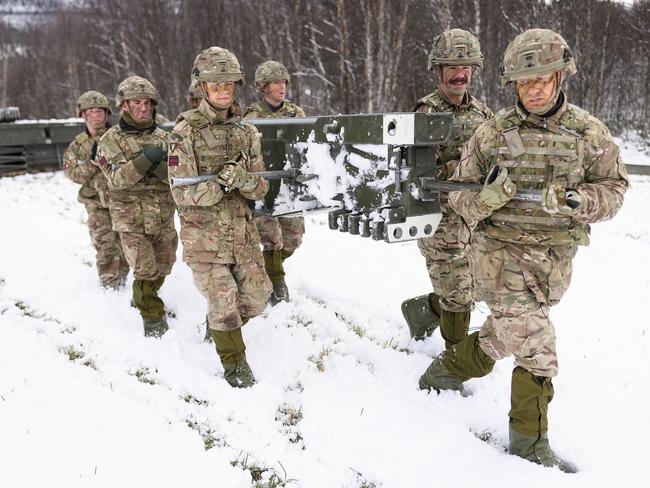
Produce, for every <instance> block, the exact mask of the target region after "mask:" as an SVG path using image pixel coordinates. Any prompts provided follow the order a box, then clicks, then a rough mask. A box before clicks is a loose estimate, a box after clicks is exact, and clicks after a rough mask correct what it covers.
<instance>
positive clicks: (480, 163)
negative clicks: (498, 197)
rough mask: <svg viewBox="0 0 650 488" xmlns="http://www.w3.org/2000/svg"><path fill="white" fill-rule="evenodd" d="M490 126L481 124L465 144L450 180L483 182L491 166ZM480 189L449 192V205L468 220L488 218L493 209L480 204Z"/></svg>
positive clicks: (474, 220)
mask: <svg viewBox="0 0 650 488" xmlns="http://www.w3.org/2000/svg"><path fill="white" fill-rule="evenodd" d="M489 135H490V134H489V127H488V126H487V124H483V125H482V126H480V127H479V128H478V129H477V130H476V132H475V133H474V135H473V136H472V137H471V138H470V140H469V141H467V144H465V146H463V152H462V154H461V157H460V162H459V163H458V166H457V167H456V171H455V172H454V175H453V176H452V177H451V178H450V181H458V182H462V183H483V181H484V180H485V176H486V175H487V173H488V170H489V168H490V159H489V158H488V157H486V156H485V155H486V154H490V150H489V148H488V147H486V145H487V141H488V140H489ZM478 193H479V192H478V191H473V190H463V191H454V192H450V193H449V205H450V206H451V208H452V209H453V210H454V211H455V212H456V213H457V214H459V215H460V216H461V217H463V218H464V219H465V221H467V222H476V221H479V220H483V219H486V218H487V217H489V216H490V215H491V214H492V211H491V210H489V209H487V208H485V207H484V206H482V205H479V204H478V202H477V198H476V197H477V195H478Z"/></svg>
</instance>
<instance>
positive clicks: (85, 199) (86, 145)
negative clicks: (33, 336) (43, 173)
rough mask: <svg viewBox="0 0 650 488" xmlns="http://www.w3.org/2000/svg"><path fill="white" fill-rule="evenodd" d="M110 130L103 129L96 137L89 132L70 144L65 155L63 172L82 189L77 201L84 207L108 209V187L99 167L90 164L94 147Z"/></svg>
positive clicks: (83, 133)
mask: <svg viewBox="0 0 650 488" xmlns="http://www.w3.org/2000/svg"><path fill="white" fill-rule="evenodd" d="M107 129H108V128H102V129H99V130H98V131H97V133H96V134H95V135H94V136H91V135H90V134H89V133H88V130H86V131H84V132H82V133H81V134H79V135H78V136H77V137H75V138H74V140H73V141H72V142H71V143H70V145H69V146H68V148H67V149H66V150H65V152H64V153H63V172H64V174H65V175H66V176H67V177H68V178H70V179H71V180H72V181H74V182H75V183H79V184H80V185H81V188H80V189H79V194H78V196H77V200H79V201H80V202H81V203H83V204H84V205H89V206H97V207H101V208H108V185H107V184H106V178H104V176H103V175H102V172H101V171H100V170H99V168H98V167H97V166H95V165H94V164H92V163H91V162H90V156H91V155H92V150H93V146H94V145H95V144H96V143H97V142H99V139H100V138H101V136H102V135H103V134H104V132H106V130H107Z"/></svg>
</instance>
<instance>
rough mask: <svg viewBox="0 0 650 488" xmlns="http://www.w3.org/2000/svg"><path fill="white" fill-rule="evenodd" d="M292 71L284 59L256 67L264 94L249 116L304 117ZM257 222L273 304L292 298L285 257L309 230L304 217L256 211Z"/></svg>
mask: <svg viewBox="0 0 650 488" xmlns="http://www.w3.org/2000/svg"><path fill="white" fill-rule="evenodd" d="M290 81H291V77H290V76H289V72H288V71H287V69H286V68H285V67H284V65H283V64H282V63H278V62H277V61H266V62H264V63H262V64H260V65H259V66H258V68H257V70H255V86H256V87H257V89H258V90H260V91H261V92H262V93H263V94H264V98H263V99H262V100H260V101H258V102H255V103H253V104H251V105H249V106H248V107H246V110H245V111H244V118H245V119H267V118H281V117H304V116H305V112H304V111H303V110H302V109H301V108H300V107H299V106H298V105H296V104H295V103H293V102H291V101H289V100H287V99H286V98H285V96H286V94H287V85H288V84H289V82H290ZM255 224H256V225H257V229H258V231H259V233H260V238H261V239H262V246H263V247H264V252H263V254H264V265H265V268H266V272H267V274H268V275H269V278H270V279H271V283H272V284H273V293H272V294H271V298H270V302H271V304H272V305H275V304H277V303H278V302H281V301H288V300H289V290H288V288H287V285H286V283H285V281H284V265H283V263H284V260H285V259H287V258H288V257H289V256H291V255H292V254H293V253H294V252H295V251H296V249H298V247H299V246H300V243H301V242H302V236H303V235H304V233H305V219H304V218H303V217H296V218H286V217H270V216H267V215H256V216H255Z"/></svg>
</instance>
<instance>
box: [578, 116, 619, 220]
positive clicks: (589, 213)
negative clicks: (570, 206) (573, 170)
mask: <svg viewBox="0 0 650 488" xmlns="http://www.w3.org/2000/svg"><path fill="white" fill-rule="evenodd" d="M598 126H600V127H597V129H598V130H594V131H587V137H586V138H585V139H586V140H585V182H584V183H581V184H579V185H578V188H577V190H578V193H580V195H581V196H582V198H583V201H584V203H583V205H582V206H581V207H580V209H579V211H578V212H577V214H575V215H572V217H573V218H574V219H576V220H578V221H580V222H585V223H594V222H600V221H603V220H609V219H611V218H612V217H614V215H616V213H617V212H618V211H619V209H620V208H621V206H622V205H623V197H624V195H625V192H626V190H627V188H628V186H629V179H628V175H627V170H626V169H625V164H623V160H622V159H621V155H620V151H619V148H618V146H617V145H616V143H615V142H614V141H613V139H612V136H611V134H610V133H609V130H608V129H607V128H606V127H605V126H604V125H603V124H602V123H601V122H600V121H598ZM594 134H597V136H596V137H594Z"/></svg>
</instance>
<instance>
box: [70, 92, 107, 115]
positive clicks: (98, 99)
mask: <svg viewBox="0 0 650 488" xmlns="http://www.w3.org/2000/svg"><path fill="white" fill-rule="evenodd" d="M89 108H103V109H105V110H106V113H107V114H108V115H110V114H111V107H110V106H109V105H108V98H106V97H105V96H104V95H102V94H101V93H99V92H98V91H94V90H90V91H87V92H84V93H82V94H81V95H80V96H79V99H78V100H77V116H79V117H81V112H83V111H84V110H88V109H89Z"/></svg>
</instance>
